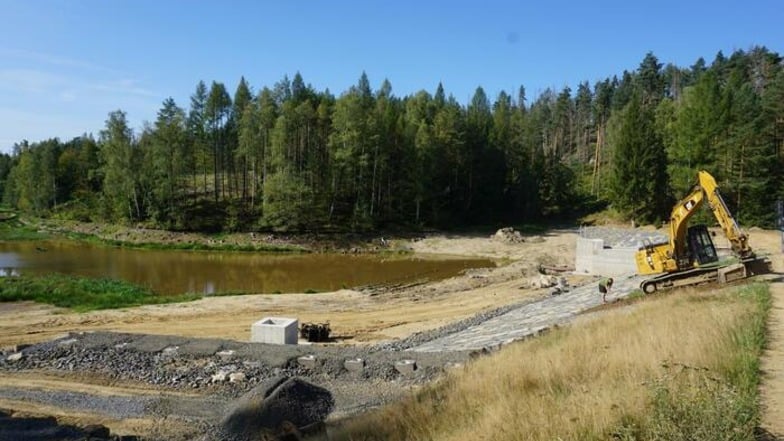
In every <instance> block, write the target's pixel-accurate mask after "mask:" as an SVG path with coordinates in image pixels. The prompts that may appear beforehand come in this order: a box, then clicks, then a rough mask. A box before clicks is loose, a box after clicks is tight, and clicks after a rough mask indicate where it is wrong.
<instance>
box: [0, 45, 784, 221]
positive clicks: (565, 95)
mask: <svg viewBox="0 0 784 441" xmlns="http://www.w3.org/2000/svg"><path fill="white" fill-rule="evenodd" d="M783 147H784V64H783V63H782V58H781V57H780V56H779V55H778V54H777V53H775V52H772V51H770V50H768V49H766V48H764V47H754V48H752V49H750V50H748V51H742V50H738V51H735V52H734V53H733V54H732V55H731V56H730V57H725V56H724V55H723V54H722V53H721V52H719V53H718V54H717V55H716V57H715V58H714V60H713V61H712V62H711V63H710V64H708V63H707V62H706V61H705V60H704V59H702V58H700V59H698V60H697V61H696V62H695V63H694V65H692V66H690V67H685V68H684V67H678V66H675V65H672V64H667V65H663V64H662V63H660V62H659V61H658V59H657V58H656V56H655V55H654V54H652V53H648V54H646V55H645V57H644V58H643V60H642V62H641V63H640V65H639V67H638V68H637V69H636V70H634V71H624V72H623V73H622V74H621V75H616V76H613V77H610V78H606V79H604V80H602V81H598V82H596V83H595V84H593V85H591V84H589V83H588V82H587V81H585V82H582V83H580V84H579V85H578V86H577V89H576V91H573V90H572V89H571V88H570V87H564V88H563V89H561V90H560V91H555V90H552V89H548V90H545V91H544V92H543V93H541V94H540V95H539V96H537V97H536V98H535V99H534V100H532V101H531V102H529V99H528V97H527V95H526V90H525V88H524V87H522V86H521V87H520V88H519V89H518V90H517V91H516V92H515V93H508V92H506V91H502V92H500V93H499V94H498V96H497V97H495V99H494V100H493V101H492V102H491V100H490V98H489V97H488V96H487V95H486V93H485V91H484V90H483V89H482V87H478V88H477V89H476V92H475V93H474V95H473V97H472V99H471V101H470V102H469V103H467V104H465V105H463V104H461V103H459V102H458V101H457V100H456V99H455V98H454V97H453V96H451V95H447V94H446V92H445V90H444V88H443V87H442V85H441V84H439V85H438V86H437V88H436V90H435V91H434V92H433V93H432V94H431V93H429V92H427V91H420V92H418V93H415V94H413V95H409V96H405V97H397V96H395V95H394V94H393V92H392V85H391V83H390V82H389V81H388V80H384V81H383V82H382V84H381V85H380V87H379V88H378V89H376V90H373V88H372V87H371V85H370V81H369V79H368V77H367V75H365V74H364V73H363V74H362V75H361V77H360V78H359V81H358V82H357V84H356V85H354V86H352V87H351V88H349V89H348V90H347V91H345V92H343V93H341V94H340V95H339V96H337V97H336V96H335V95H333V94H332V93H331V92H330V91H329V90H324V91H316V90H315V89H314V88H313V87H312V86H311V85H309V84H306V83H305V82H304V80H303V78H302V76H301V75H300V74H299V73H297V74H296V75H294V77H293V79H291V80H289V78H288V77H284V78H283V79H282V80H281V81H279V82H277V83H276V84H274V85H273V86H272V87H271V88H270V87H263V88H262V89H261V90H260V91H259V92H258V93H254V92H253V90H252V88H251V86H250V85H249V84H248V82H247V81H246V80H245V78H244V77H243V78H241V79H240V81H239V85H238V86H237V88H236V90H235V91H234V94H233V97H232V96H231V95H230V94H229V92H228V90H227V89H226V86H225V85H224V84H223V83H220V82H215V81H213V82H212V83H211V84H210V85H209V86H207V84H206V83H204V82H199V83H198V84H197V86H196V88H195V91H194V93H193V95H192V96H191V97H190V103H189V106H188V108H187V109H185V108H182V107H180V106H178V105H177V104H176V103H175V101H174V100H173V99H172V98H168V99H166V100H165V101H164V102H163V104H162V107H161V109H160V110H159V111H158V114H157V118H156V120H155V121H154V123H152V124H145V126H144V128H143V129H142V130H141V131H140V132H138V133H136V132H134V131H133V130H132V129H131V128H130V127H129V125H128V121H127V117H126V114H125V113H124V112H123V111H121V110H117V111H114V112H111V113H110V114H109V116H108V118H107V120H106V123H105V127H104V129H103V130H102V131H101V132H100V134H99V135H98V137H97V139H96V138H95V137H93V136H92V135H89V134H86V135H84V136H80V137H77V138H74V139H72V140H70V141H67V142H62V141H60V140H59V139H56V138H54V139H49V140H45V141H41V142H36V143H29V142H27V141H22V142H20V143H17V144H16V145H15V146H14V151H13V153H12V154H10V155H9V154H3V155H0V186H2V188H1V189H0V190H2V194H3V197H4V201H5V203H6V204H9V205H11V206H14V207H16V208H18V209H20V210H24V211H28V212H32V213H34V214H37V215H48V216H61V217H70V218H75V219H80V220H100V221H110V222H133V223H145V224H149V225H154V226H159V227H164V228H171V229H190V230H221V229H225V230H238V229H273V230H300V231H301V230H367V229H374V228H396V227H403V228H410V227H453V226H467V225H491V224H499V223H524V222H535V221H540V220H543V219H552V218H557V217H560V218H563V217H568V216H573V215H575V214H578V213H581V212H585V211H586V210H592V209H597V208H600V207H602V206H603V205H606V204H609V206H610V207H612V208H613V209H614V210H615V211H617V212H618V213H620V214H621V215H623V216H625V217H626V218H629V219H634V220H636V221H638V222H657V221H661V220H666V219H667V217H668V215H669V210H670V207H671V206H672V204H673V202H674V200H675V199H676V198H678V197H681V196H683V195H685V194H686V193H687V192H688V191H689V188H690V186H691V185H692V184H693V183H694V178H695V176H696V171H697V170H701V169H705V170H708V171H710V172H711V173H712V174H713V175H714V176H715V177H716V178H717V179H718V182H719V185H720V186H721V188H722V191H723V193H724V195H725V198H726V199H727V202H728V204H729V205H730V208H731V209H732V210H733V212H734V213H736V215H737V217H738V218H739V220H741V222H743V223H744V224H747V225H760V226H772V225H773V222H774V209H773V205H774V201H775V200H776V199H777V198H782V197H783V196H784V167H783V166H784V155H783V154H782V148H783Z"/></svg>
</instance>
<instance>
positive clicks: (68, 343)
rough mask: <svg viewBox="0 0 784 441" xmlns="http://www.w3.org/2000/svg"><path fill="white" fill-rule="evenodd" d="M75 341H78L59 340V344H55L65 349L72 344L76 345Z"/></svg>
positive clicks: (70, 339) (69, 339)
mask: <svg viewBox="0 0 784 441" xmlns="http://www.w3.org/2000/svg"><path fill="white" fill-rule="evenodd" d="M77 341H79V340H77V339H75V338H68V339H65V340H60V341H59V342H57V346H59V347H61V348H65V347H68V346H71V345H72V344H74V343H76V342H77Z"/></svg>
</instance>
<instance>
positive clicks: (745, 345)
mask: <svg viewBox="0 0 784 441" xmlns="http://www.w3.org/2000/svg"><path fill="white" fill-rule="evenodd" d="M734 297H739V298H740V299H741V301H742V302H743V303H746V302H748V303H747V305H748V304H750V306H751V307H750V308H748V312H747V313H745V314H744V317H742V318H741V319H740V320H738V321H737V324H736V326H734V327H731V328H728V329H724V330H722V331H723V332H724V333H726V336H725V338H724V340H725V341H726V342H728V343H727V344H726V347H725V348H722V349H723V350H721V351H720V355H719V357H718V360H717V363H716V366H714V367H712V368H707V367H699V366H687V365H683V364H677V363H675V364H672V365H666V366H665V371H666V372H665V375H663V376H661V377H660V378H657V379H656V380H655V381H654V382H653V383H652V385H651V386H650V388H651V396H652V399H651V412H650V413H649V414H648V415H646V416H645V417H643V418H639V419H637V418H627V419H625V420H624V421H623V422H622V423H621V427H620V428H619V429H618V430H617V431H615V432H614V433H613V435H614V438H616V439H622V440H673V441H679V440H682V441H700V440H704V441H712V440H738V441H741V440H748V441H753V440H755V439H756V437H755V430H756V428H757V425H758V423H759V420H760V409H759V405H758V401H759V399H758V388H759V383H760V355H761V354H762V351H763V349H764V347H765V329H766V328H765V321H766V318H767V316H768V312H769V310H770V307H771V299H770V291H769V287H768V285H767V284H764V283H756V284H752V285H747V286H743V287H741V288H738V289H737V290H736V291H735V292H734ZM719 300H721V299H719Z"/></svg>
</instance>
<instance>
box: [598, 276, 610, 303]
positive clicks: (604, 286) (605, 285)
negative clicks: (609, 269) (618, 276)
mask: <svg viewBox="0 0 784 441" xmlns="http://www.w3.org/2000/svg"><path fill="white" fill-rule="evenodd" d="M612 285H613V279H612V277H608V278H606V279H602V280H601V281H600V282H599V292H600V293H601V294H602V303H607V293H608V292H610V289H612Z"/></svg>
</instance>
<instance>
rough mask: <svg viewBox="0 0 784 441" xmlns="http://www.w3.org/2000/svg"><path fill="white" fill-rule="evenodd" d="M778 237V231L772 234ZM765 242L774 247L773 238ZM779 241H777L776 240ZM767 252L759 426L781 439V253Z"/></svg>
mask: <svg viewBox="0 0 784 441" xmlns="http://www.w3.org/2000/svg"><path fill="white" fill-rule="evenodd" d="M775 236H776V238H778V239H779V240H780V236H779V235H778V234H776V235H775ZM773 239H774V238H771V241H770V242H768V243H769V244H770V245H771V251H774V250H775V245H776V244H775V243H774V242H775V240H773ZM779 243H780V242H779ZM780 251H781V248H780V247H779V253H777V254H776V253H771V262H772V267H773V271H774V272H775V274H774V277H773V279H772V283H771V285H770V293H771V296H772V300H773V302H772V305H771V310H770V317H769V321H768V347H767V348H766V350H765V353H764V354H763V356H762V363H761V370H762V385H761V387H760V398H761V405H762V428H763V429H764V430H765V431H766V432H767V433H768V434H769V435H770V438H771V439H784V257H783V256H782V254H781V253H780Z"/></svg>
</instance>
